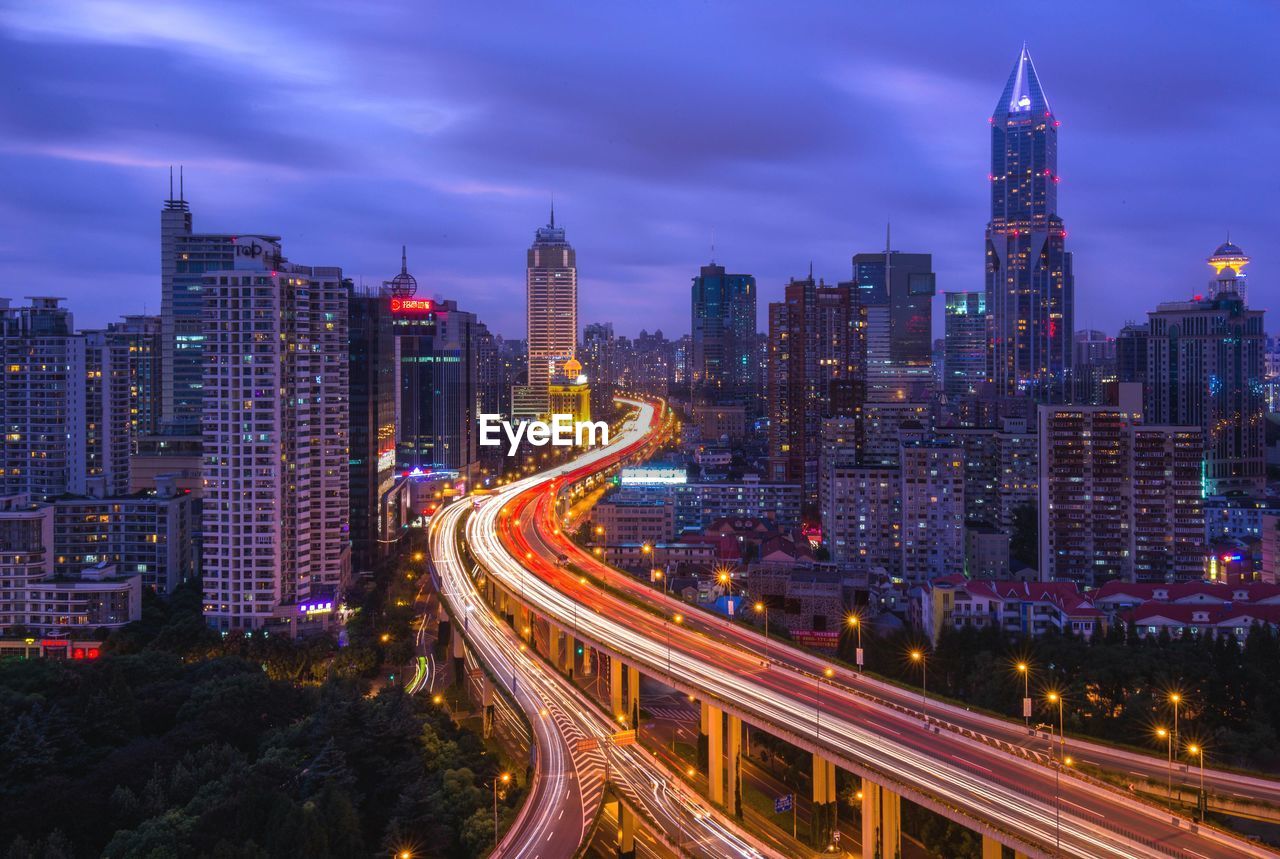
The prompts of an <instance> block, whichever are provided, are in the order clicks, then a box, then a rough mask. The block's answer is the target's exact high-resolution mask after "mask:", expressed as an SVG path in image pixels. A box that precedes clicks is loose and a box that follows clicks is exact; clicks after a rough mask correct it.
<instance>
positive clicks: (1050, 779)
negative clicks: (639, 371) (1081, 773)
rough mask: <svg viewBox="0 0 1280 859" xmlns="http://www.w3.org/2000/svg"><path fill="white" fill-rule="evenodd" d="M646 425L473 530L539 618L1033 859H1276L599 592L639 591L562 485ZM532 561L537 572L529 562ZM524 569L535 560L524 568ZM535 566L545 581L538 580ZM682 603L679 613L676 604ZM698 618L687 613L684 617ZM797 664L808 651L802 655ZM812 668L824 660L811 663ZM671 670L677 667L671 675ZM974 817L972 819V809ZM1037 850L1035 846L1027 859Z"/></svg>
mask: <svg viewBox="0 0 1280 859" xmlns="http://www.w3.org/2000/svg"><path fill="white" fill-rule="evenodd" d="M632 404H633V405H634V406H635V407H636V408H637V410H638V416H637V418H635V419H634V420H631V421H628V422H627V424H626V425H625V426H624V428H623V431H622V433H621V436H622V438H623V441H624V442H625V443H624V444H623V445H621V446H620V447H619V446H618V445H615V446H611V448H617V450H616V451H615V452H614V453H612V454H610V453H609V452H607V451H593V452H591V453H588V454H586V455H584V456H583V457H581V458H579V460H577V461H575V462H574V463H572V464H570V465H569V466H563V467H561V468H558V469H553V470H552V471H551V472H548V473H547V474H544V475H541V476H539V477H538V478H531V479H528V480H526V481H522V482H521V483H519V484H515V485H513V486H512V487H507V488H506V489H504V490H502V491H501V492H500V493H499V495H498V496H497V497H495V498H492V499H491V500H490V501H489V502H487V503H486V505H485V506H484V507H483V508H482V509H481V511H480V512H479V513H478V514H477V515H476V516H474V517H472V519H471V521H470V522H469V523H468V525H467V534H468V539H469V541H470V543H471V546H472V550H473V552H475V553H476V555H477V557H479V558H481V559H482V560H483V562H484V563H485V565H486V566H487V567H489V568H490V569H491V570H492V571H493V573H494V574H495V575H496V576H497V577H498V578H499V580H501V581H503V582H504V583H505V585H506V586H507V588H508V589H509V590H514V589H516V588H519V589H521V590H522V591H523V593H524V598H525V601H526V602H528V603H529V604H530V605H531V606H532V607H533V608H534V609H535V610H536V611H538V612H540V613H543V614H546V615H549V616H552V617H554V618H556V621H557V623H560V624H562V625H564V626H566V627H568V626H569V625H570V624H573V625H574V627H575V628H576V629H577V630H579V631H580V633H581V635H582V637H583V638H586V639H588V640H590V641H593V642H595V643H596V644H597V646H599V647H601V649H602V650H604V651H605V652H611V653H612V654H613V655H615V656H621V657H623V658H625V659H626V660H627V661H629V662H632V663H633V664H637V665H639V666H641V667H642V668H643V669H644V671H645V672H646V673H649V674H651V675H652V676H655V677H658V678H660V679H663V680H664V681H666V682H668V683H669V684H670V685H673V686H675V687H676V688H680V689H682V690H683V691H690V692H692V693H695V694H698V695H699V696H700V697H703V698H704V699H707V700H710V701H713V702H715V703H716V704H717V706H721V707H723V708H724V709H726V710H728V711H730V712H736V713H738V714H741V715H744V716H747V717H748V718H749V720H750V721H752V722H753V723H756V724H760V725H762V726H764V727H765V728H766V729H768V730H770V731H771V732H773V733H778V734H780V735H782V736H783V737H787V738H791V739H793V740H795V741H798V743H799V744H801V745H802V746H803V745H809V746H810V747H817V748H821V749H822V751H823V754H824V755H826V756H827V757H829V758H830V759H832V760H835V761H837V762H839V763H840V764H841V766H843V767H845V768H847V769H850V770H852V771H854V772H858V773H860V774H867V775H870V776H872V777H873V779H875V780H877V781H882V782H887V783H889V784H890V785H892V786H894V787H895V788H896V789H899V790H900V791H902V792H903V793H904V794H905V795H908V796H911V797H912V798H913V799H916V800H917V801H920V802H923V803H925V804H926V805H929V806H930V807H933V808H935V809H936V810H939V811H942V812H943V813H946V814H948V816H951V817H953V818H958V819H961V820H965V821H966V822H969V823H970V825H973V824H974V823H975V822H979V821H981V822H985V823H986V824H987V825H990V826H994V827H996V828H997V829H998V830H999V831H1002V832H1005V833H1009V834H1011V835H1012V836H1014V840H1015V841H1019V842H1022V843H1023V844H1027V845H1031V846H1032V847H1033V848H1034V849H1032V850H1030V851H1028V852H1031V853H1038V854H1041V855H1048V851H1050V850H1054V849H1055V845H1059V844H1060V848H1058V849H1060V850H1061V852H1062V853H1064V854H1066V855H1073V856H1082V857H1102V856H1134V857H1137V856H1152V855H1170V856H1188V857H1194V856H1200V857H1217V856H1222V857H1237V856H1239V857H1245V856H1251V857H1257V856H1273V855H1275V854H1272V853H1270V852H1268V851H1265V850H1262V849H1260V848H1258V847H1256V846H1255V845H1252V844H1249V843H1247V842H1244V841H1242V840H1239V839H1235V838H1231V837H1228V836H1225V835H1222V834H1219V833H1217V832H1214V831H1212V830H1205V829H1196V828H1193V827H1192V826H1191V825H1190V823H1189V821H1186V820H1183V819H1180V818H1173V817H1171V816H1170V815H1169V814H1168V813H1167V812H1163V811H1158V810H1156V809H1153V808H1151V807H1148V806H1145V805H1141V804H1138V803H1136V802H1134V801H1133V800H1132V799H1131V798H1130V797H1128V796H1125V795H1124V794H1122V793H1120V792H1118V791H1114V790H1111V789H1108V788H1105V787H1102V786H1099V785H1094V784H1090V783H1088V782H1086V781H1084V780H1082V779H1079V778H1076V777H1073V776H1071V775H1070V774H1067V775H1065V776H1061V777H1059V775H1058V773H1056V772H1055V771H1053V770H1051V769H1050V768H1047V767H1045V766H1043V765H1040V764H1037V763H1033V762H1029V761H1026V760H1023V759H1021V758H1019V757H1016V756H1014V755H1011V754H1009V753H1007V752H1005V751H1002V750H999V749H994V748H992V747H991V746H989V745H987V744H985V743H982V742H979V741H976V740H972V739H968V738H965V737H962V736H958V735H956V734H953V733H951V732H949V731H942V730H937V729H935V728H933V727H931V726H928V725H926V724H925V723H924V722H922V720H920V719H919V718H916V717H915V716H913V715H911V714H903V713H901V712H900V711H898V710H897V709H895V708H893V707H890V706H886V705H884V704H883V703H881V702H879V701H878V700H875V699H872V698H868V697H866V696H865V695H863V694H860V693H859V692H857V691H856V690H855V688H854V685H856V684H857V683H858V682H859V681H858V680H857V679H856V678H855V677H851V676H842V677H831V678H830V679H829V680H828V679H825V678H822V677H821V675H816V674H812V673H810V672H809V671H808V670H807V669H806V667H805V665H803V664H796V665H790V664H788V663H785V662H777V661H773V662H768V663H766V662H765V661H764V660H763V659H762V658H761V656H760V655H759V653H758V652H757V649H758V648H755V647H746V646H743V645H742V644H741V643H740V641H741V638H740V636H747V637H753V636H754V633H752V632H751V631H750V630H745V629H742V630H739V629H738V628H736V627H731V626H730V625H727V624H725V623H724V622H723V621H718V620H716V619H714V618H711V617H709V616H707V615H705V614H703V613H701V612H690V613H689V614H688V615H686V622H685V623H683V624H676V623H673V622H671V620H670V616H669V615H667V614H666V610H667V606H665V605H662V606H660V607H659V609H660V612H661V613H657V614H656V613H655V612H654V610H652V607H653V599H652V598H653V597H654V596H655V594H654V592H652V591H651V590H650V589H648V588H643V587H641V588H640V590H641V591H644V592H645V595H644V596H645V602H647V603H649V605H647V606H641V605H637V604H636V603H635V602H632V601H631V600H629V599H622V598H620V597H619V596H617V595H615V594H613V593H611V592H609V591H608V590H605V589H602V588H599V587H593V586H592V585H593V584H595V583H596V581H607V582H608V583H609V585H611V586H614V587H619V588H620V587H622V586H624V585H625V583H626V581H628V580H629V581H631V582H632V583H633V584H634V580H632V579H630V577H628V576H625V574H621V573H617V572H615V571H611V570H610V569H609V568H607V567H605V566H604V565H603V564H600V563H599V562H598V561H596V560H595V559H594V558H593V557H591V556H590V555H588V554H586V553H583V552H582V551H581V550H580V549H578V548H577V547H576V546H574V545H573V544H572V543H571V542H570V541H569V540H568V539H567V538H566V537H565V536H564V535H562V534H560V533H559V529H558V527H556V523H555V521H554V519H553V518H552V517H553V516H554V505H553V499H554V494H555V493H556V491H557V487H558V486H559V487H562V486H564V485H567V484H569V483H571V482H575V481H577V480H579V479H581V478H582V477H583V476H585V475H587V474H589V473H592V472H593V471H595V470H599V469H600V468H603V467H607V466H609V465H611V464H613V463H614V462H615V461H616V460H617V459H618V458H619V457H620V456H622V455H625V454H627V453H631V452H634V450H636V449H638V448H639V447H641V446H642V445H644V444H645V443H647V441H648V439H647V438H646V436H647V435H648V433H649V432H650V431H651V429H652V427H653V424H654V420H655V417H656V412H655V409H654V407H653V405H651V404H648V403H639V402H635V403H632ZM528 553H533V558H532V559H531V560H526V555H527V554H528ZM560 554H567V555H569V556H570V558H571V561H572V564H573V565H575V566H577V567H578V568H579V569H581V570H585V571H586V572H587V573H588V575H589V576H590V577H591V579H588V580H586V582H585V586H584V582H583V581H582V580H580V579H579V578H577V577H576V574H575V573H572V572H570V571H569V570H568V569H567V568H566V567H562V566H559V565H557V564H556V563H555V562H554V559H555V558H556V557H558V556H559V555H560ZM516 558H520V559H522V560H521V561H519V562H518V561H517V560H516ZM526 566H528V567H529V568H530V570H531V571H532V574H531V573H530V571H527V570H526V569H525V567H526ZM673 605H674V604H673ZM681 608H682V610H684V611H687V606H681ZM797 653H798V651H797ZM801 656H803V657H804V658H807V659H812V657H807V655H803V654H802V655H801ZM668 666H669V667H668ZM961 810H962V811H961ZM1024 850H1025V848H1024Z"/></svg>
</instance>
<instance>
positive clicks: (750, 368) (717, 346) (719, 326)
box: [689, 262, 759, 414]
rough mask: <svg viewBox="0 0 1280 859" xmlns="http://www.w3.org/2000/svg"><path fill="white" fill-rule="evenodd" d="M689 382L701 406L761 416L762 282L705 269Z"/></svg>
mask: <svg viewBox="0 0 1280 859" xmlns="http://www.w3.org/2000/svg"><path fill="white" fill-rule="evenodd" d="M692 299H693V300H692V332H693V333H692V347H693V353H692V355H691V356H690V361H689V382H690V385H691V391H690V393H691V396H692V398H693V402H694V404H695V405H700V406H725V405H742V406H746V407H747V411H748V413H750V414H755V413H756V412H757V411H758V410H759V407H758V404H757V403H756V402H755V391H756V377H757V374H758V373H759V366H758V365H757V364H756V362H755V360H754V357H755V356H754V355H753V354H752V353H753V350H754V347H755V341H756V279H755V278H754V277H752V276H751V275H749V274H728V273H726V271H725V268H724V266H722V265H716V264H715V263H714V262H712V263H711V264H710V265H704V266H703V267H702V269H701V270H700V271H699V272H698V276H697V277H695V278H694V279H693V289H692Z"/></svg>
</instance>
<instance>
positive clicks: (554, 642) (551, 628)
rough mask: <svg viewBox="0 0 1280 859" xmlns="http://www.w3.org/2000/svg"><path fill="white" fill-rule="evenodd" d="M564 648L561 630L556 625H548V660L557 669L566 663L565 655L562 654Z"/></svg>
mask: <svg viewBox="0 0 1280 859" xmlns="http://www.w3.org/2000/svg"><path fill="white" fill-rule="evenodd" d="M562 646H563V645H562V642H561V639H560V630H559V629H557V628H556V626H555V624H552V623H549V624H547V660H548V661H549V662H550V663H551V664H552V665H554V666H555V667H557V668H559V667H560V663H561V662H563V661H564V655H563V654H562V653H561V652H560V650H561V648H562Z"/></svg>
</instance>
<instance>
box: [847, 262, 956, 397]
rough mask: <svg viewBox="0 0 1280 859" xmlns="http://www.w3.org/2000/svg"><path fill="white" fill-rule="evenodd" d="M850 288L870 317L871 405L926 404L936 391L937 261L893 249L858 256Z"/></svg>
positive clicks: (868, 373) (868, 375) (866, 347)
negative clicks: (935, 320) (934, 365)
mask: <svg viewBox="0 0 1280 859" xmlns="http://www.w3.org/2000/svg"><path fill="white" fill-rule="evenodd" d="M851 286H852V287H854V289H853V293H852V294H853V296H854V300H855V301H856V302H857V303H858V305H859V306H860V308H862V311H861V312H862V313H864V314H865V322H866V337H865V340H864V341H863V343H864V350H865V351H864V356H865V363H864V367H865V373H866V386H867V389H866V390H867V392H866V397H867V400H869V401H871V402H927V401H928V400H929V397H930V395H931V394H932V391H933V386H934V385H933V382H934V380H933V296H934V293H935V292H937V286H936V280H935V277H934V274H933V257H932V256H931V255H930V254H909V253H902V252H900V251H895V250H889V249H888V248H886V249H885V250H884V251H880V252H877V253H863V254H855V255H854V257H853V282H852V284H851Z"/></svg>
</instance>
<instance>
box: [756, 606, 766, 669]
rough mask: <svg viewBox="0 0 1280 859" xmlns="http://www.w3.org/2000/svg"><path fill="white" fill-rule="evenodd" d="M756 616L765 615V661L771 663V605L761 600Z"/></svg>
mask: <svg viewBox="0 0 1280 859" xmlns="http://www.w3.org/2000/svg"><path fill="white" fill-rule="evenodd" d="M755 609H756V614H760V613H761V612H763V613H764V661H765V663H768V662H769V604H768V603H766V602H765V601H764V600H759V601H758V602H756V605H755Z"/></svg>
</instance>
